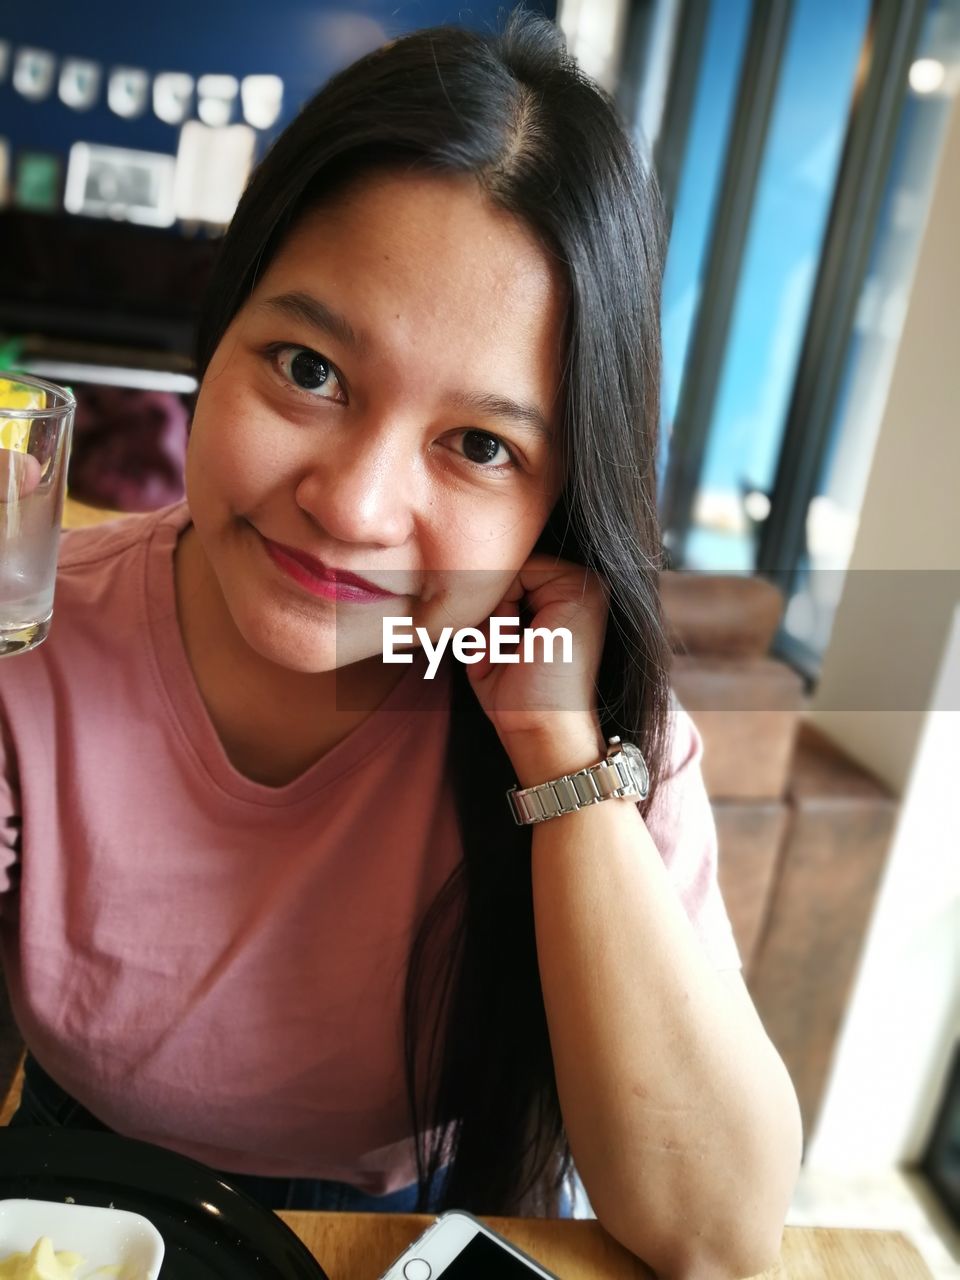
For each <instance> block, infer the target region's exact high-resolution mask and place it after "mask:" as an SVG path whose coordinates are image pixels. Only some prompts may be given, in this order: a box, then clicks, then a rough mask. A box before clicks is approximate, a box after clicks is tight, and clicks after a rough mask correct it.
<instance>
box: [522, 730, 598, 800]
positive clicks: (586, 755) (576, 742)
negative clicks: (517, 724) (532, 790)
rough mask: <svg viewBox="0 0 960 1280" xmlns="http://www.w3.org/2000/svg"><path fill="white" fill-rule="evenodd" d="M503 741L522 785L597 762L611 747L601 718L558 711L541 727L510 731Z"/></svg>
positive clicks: (528, 784)
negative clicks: (606, 740)
mask: <svg viewBox="0 0 960 1280" xmlns="http://www.w3.org/2000/svg"><path fill="white" fill-rule="evenodd" d="M501 741H502V743H503V747H504V750H505V751H506V752H507V754H508V755H509V757H510V760H511V762H512V764H513V767H514V769H515V771H516V774H517V783H518V785H519V786H520V787H521V789H522V788H524V787H535V786H537V785H538V784H539V783H542V782H552V781H553V779H554V778H560V777H562V776H563V775H564V774H567V773H576V772H577V771H578V770H579V769H585V768H586V767H587V766H588V765H591V764H596V763H597V762H598V761H599V760H602V759H603V757H604V755H605V754H606V749H607V748H606V742H605V741H604V738H603V733H602V732H601V729H600V721H599V719H598V718H597V717H596V716H592V717H590V716H584V715H576V716H572V715H571V716H566V715H563V716H561V715H556V716H555V717H554V718H553V719H552V720H551V721H549V722H544V724H543V725H541V726H539V727H537V728H531V729H526V730H524V731H523V732H521V733H513V734H509V735H507V736H505V737H502V738H501Z"/></svg>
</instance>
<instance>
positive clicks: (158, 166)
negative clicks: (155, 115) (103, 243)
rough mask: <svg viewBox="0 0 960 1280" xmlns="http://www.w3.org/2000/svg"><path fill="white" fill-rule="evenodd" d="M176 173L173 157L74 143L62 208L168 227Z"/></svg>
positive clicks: (102, 216) (96, 215)
mask: <svg viewBox="0 0 960 1280" xmlns="http://www.w3.org/2000/svg"><path fill="white" fill-rule="evenodd" d="M175 171H176V162H175V160H174V158H173V156H168V155H163V154H161V153H160V152H155V151H130V150H128V149H127V148H126V147H103V146H97V145H94V144H93V143H89V142H75V143H74V144H73V146H72V147H71V148H70V161H69V165H68V167H67V189H66V193H65V195H64V201H63V203H64V205H65V207H66V209H67V211H68V213H82V214H87V215H89V216H91V217H100V218H115V219H117V220H118V221H124V222H136V223H139V224H141V225H143V226H148V227H169V226H172V225H173V223H174V222H175V221H176V215H175V214H174V210H173V189H174V176H175Z"/></svg>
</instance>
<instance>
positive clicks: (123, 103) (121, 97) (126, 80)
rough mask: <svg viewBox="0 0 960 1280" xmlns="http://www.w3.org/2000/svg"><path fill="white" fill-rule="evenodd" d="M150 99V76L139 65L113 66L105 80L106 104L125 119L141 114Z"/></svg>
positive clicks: (131, 118)
mask: <svg viewBox="0 0 960 1280" xmlns="http://www.w3.org/2000/svg"><path fill="white" fill-rule="evenodd" d="M149 100H150V77H149V76H148V75H147V73H146V71H143V70H142V69H141V68H140V67H114V68H113V70H112V71H111V72H110V79H109V80H108V81H107V104H108V105H109V107H110V110H111V111H112V112H113V113H114V114H115V115H118V116H123V117H124V119H125V120H133V119H135V118H136V117H137V116H142V115H143V113H144V111H146V109H147V103H148V102H149Z"/></svg>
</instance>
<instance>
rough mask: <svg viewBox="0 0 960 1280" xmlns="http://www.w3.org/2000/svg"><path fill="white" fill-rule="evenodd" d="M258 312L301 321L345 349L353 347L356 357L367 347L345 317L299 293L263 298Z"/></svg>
mask: <svg viewBox="0 0 960 1280" xmlns="http://www.w3.org/2000/svg"><path fill="white" fill-rule="evenodd" d="M257 310H264V311H278V312H279V313H280V314H281V315H285V316H289V317H290V318H291V319H292V320H300V321H302V322H303V323H304V324H308V325H310V327H311V328H312V329H318V330H319V331H320V332H321V333H327V334H331V335H332V336H333V337H334V338H336V339H337V341H338V342H342V343H343V345H344V346H345V347H353V349H354V350H355V351H356V352H357V353H358V354H359V355H363V354H364V353H365V352H366V351H367V348H368V346H369V343H368V342H367V339H366V337H365V335H364V334H359V333H357V332H356V331H355V330H354V328H353V326H352V325H351V324H350V322H349V320H347V318H346V316H342V315H341V314H340V312H339V311H334V309H333V307H328V306H327V304H326V303H325V302H321V301H320V299H319V298H315V297H313V295H312V294H309V293H302V292H300V290H294V291H293V292H292V293H278V294H277V295H276V297H273V298H265V299H264V300H263V302H261V303H260V304H259V307H258V308H257Z"/></svg>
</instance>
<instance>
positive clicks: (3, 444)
mask: <svg viewBox="0 0 960 1280" xmlns="http://www.w3.org/2000/svg"><path fill="white" fill-rule="evenodd" d="M46 407H47V393H46V392H45V391H44V390H43V389H42V388H41V387H28V386H27V385H26V384H25V383H23V382H13V381H11V379H10V378H0V449H14V450H16V452H17V453H26V451H27V444H28V443H29V441H30V419H29V418H4V416H3V411H4V409H45V408H46Z"/></svg>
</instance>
